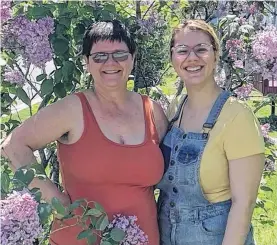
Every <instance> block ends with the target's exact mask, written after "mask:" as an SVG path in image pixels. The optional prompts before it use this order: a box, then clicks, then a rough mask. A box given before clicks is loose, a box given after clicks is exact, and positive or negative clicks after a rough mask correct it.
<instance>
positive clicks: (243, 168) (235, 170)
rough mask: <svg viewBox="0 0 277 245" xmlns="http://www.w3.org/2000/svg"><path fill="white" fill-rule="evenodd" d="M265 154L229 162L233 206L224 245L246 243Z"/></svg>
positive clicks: (242, 244) (241, 244)
mask: <svg viewBox="0 0 277 245" xmlns="http://www.w3.org/2000/svg"><path fill="white" fill-rule="evenodd" d="M264 162H265V159H264V154H257V155H253V156H249V157H244V158H241V159H236V160H231V161H230V162H229V176H230V185H231V193H232V207H231V210H230V213H229V217H228V222H227V227H226V232H225V236H224V240H223V243H222V245H244V244H245V240H246V237H247V234H248V232H249V227H250V222H251V218H252V214H253V209H254V207H255V203H256V198H257V192H258V188H259V184H260V181H261V176H262V173H263V169H264Z"/></svg>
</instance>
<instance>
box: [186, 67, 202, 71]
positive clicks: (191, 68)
mask: <svg viewBox="0 0 277 245" xmlns="http://www.w3.org/2000/svg"><path fill="white" fill-rule="evenodd" d="M200 69H201V66H195V67H187V68H186V70H188V71H198V70H200Z"/></svg>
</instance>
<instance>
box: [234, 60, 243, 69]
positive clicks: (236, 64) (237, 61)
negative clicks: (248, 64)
mask: <svg viewBox="0 0 277 245" xmlns="http://www.w3.org/2000/svg"><path fill="white" fill-rule="evenodd" d="M234 66H235V67H236V68H241V69H242V68H243V61H242V60H236V61H235V62H234Z"/></svg>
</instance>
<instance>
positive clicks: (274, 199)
mask: <svg viewBox="0 0 277 245" xmlns="http://www.w3.org/2000/svg"><path fill="white" fill-rule="evenodd" d="M166 80H167V83H166V84H163V85H161V86H160V88H161V89H162V91H163V92H164V93H165V94H167V95H174V93H175V91H176V88H175V85H174V83H175V81H176V77H175V75H173V74H172V73H171V74H169V75H167V76H166ZM251 95H252V96H253V97H251V100H249V101H248V103H249V105H250V107H252V108H254V101H260V100H261V99H262V96H261V94H260V93H259V92H256V91H255V92H253V93H252V94H251ZM38 106H39V104H35V105H33V106H32V112H33V114H34V113H35V112H36V111H37V109H38ZM256 115H257V117H259V118H263V117H268V116H269V115H270V106H269V105H268V106H265V107H263V108H261V109H260V110H259V111H258V112H257V113H256ZM28 117H30V111H29V108H26V109H23V110H21V111H19V112H18V113H15V114H13V115H12V116H11V118H12V119H13V120H18V121H24V120H25V119H27V118H28ZM9 118H10V117H4V118H1V121H2V123H5V122H7V121H8V120H9ZM270 135H271V136H272V137H277V132H276V131H273V132H270ZM276 151H277V146H276ZM266 181H267V185H268V186H269V187H270V188H271V189H272V190H273V192H270V191H269V192H263V193H262V192H260V193H259V198H260V199H266V200H268V202H266V204H265V207H266V208H267V212H265V211H263V210H262V209H260V208H256V209H255V210H254V215H253V225H254V232H255V239H256V242H257V245H277V232H276V231H277V222H276V221H277V194H276V193H277V174H276V175H274V176H272V177H270V178H268V179H266ZM264 214H266V215H267V216H268V219H270V220H274V221H275V224H273V225H270V224H262V223H261V222H260V221H259V219H260V216H261V215H264Z"/></svg>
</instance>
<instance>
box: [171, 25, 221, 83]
mask: <svg viewBox="0 0 277 245" xmlns="http://www.w3.org/2000/svg"><path fill="white" fill-rule="evenodd" d="M172 64H173V67H174V69H175V70H176V72H177V73H178V75H179V76H180V77H181V79H182V80H183V81H184V82H185V85H186V86H187V87H188V86H193V85H199V84H204V83H206V82H209V81H211V80H213V70H214V68H215V67H216V61H215V53H214V50H213V47H212V44H211V40H210V38H209V36H208V35H207V34H206V33H204V32H202V31H198V30H195V31H194V30H188V29H184V30H182V31H180V32H178V33H177V34H176V35H175V43H174V47H173V49H172Z"/></svg>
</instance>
